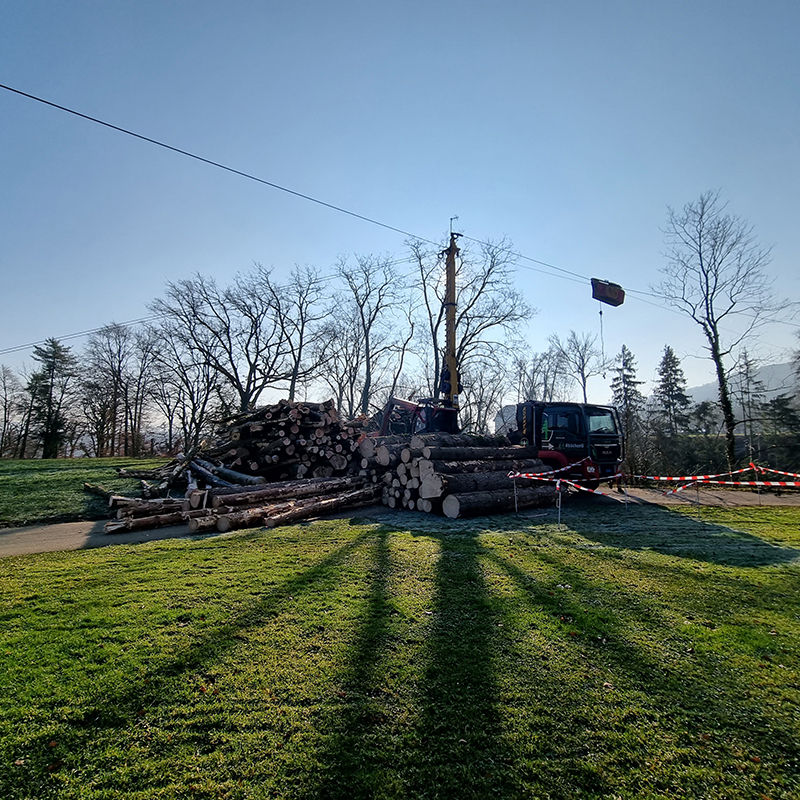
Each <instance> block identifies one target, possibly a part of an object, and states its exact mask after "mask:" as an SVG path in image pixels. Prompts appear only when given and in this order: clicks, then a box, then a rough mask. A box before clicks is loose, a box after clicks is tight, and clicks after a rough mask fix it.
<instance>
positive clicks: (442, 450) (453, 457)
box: [422, 447, 539, 461]
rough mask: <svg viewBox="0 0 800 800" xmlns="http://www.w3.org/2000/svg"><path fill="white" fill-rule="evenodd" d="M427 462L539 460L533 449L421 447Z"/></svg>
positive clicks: (535, 450) (536, 451)
mask: <svg viewBox="0 0 800 800" xmlns="http://www.w3.org/2000/svg"><path fill="white" fill-rule="evenodd" d="M422 457H423V458H425V459H428V460H429V461H503V460H505V461H508V460H513V459H531V458H534V459H535V458H539V451H538V449H536V448H535V447H423V448H422Z"/></svg>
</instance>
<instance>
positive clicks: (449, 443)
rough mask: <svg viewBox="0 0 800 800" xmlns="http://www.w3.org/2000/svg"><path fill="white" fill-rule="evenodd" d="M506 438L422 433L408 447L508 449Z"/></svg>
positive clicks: (413, 438)
mask: <svg viewBox="0 0 800 800" xmlns="http://www.w3.org/2000/svg"><path fill="white" fill-rule="evenodd" d="M510 444H511V442H510V441H509V440H508V437H507V436H482V435H480V434H474V433H423V434H418V435H416V436H412V437H411V441H410V443H409V447H411V448H412V449H415V450H421V449H422V448H423V447H449V448H452V447H508V446H509V445H510Z"/></svg>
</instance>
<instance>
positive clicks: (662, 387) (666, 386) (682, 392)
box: [653, 345, 692, 436]
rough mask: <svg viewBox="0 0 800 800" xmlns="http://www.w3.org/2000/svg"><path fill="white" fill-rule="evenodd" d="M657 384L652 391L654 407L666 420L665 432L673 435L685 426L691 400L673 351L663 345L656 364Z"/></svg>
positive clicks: (679, 364)
mask: <svg viewBox="0 0 800 800" xmlns="http://www.w3.org/2000/svg"><path fill="white" fill-rule="evenodd" d="M658 378H659V380H658V384H656V387H655V390H654V391H653V395H654V399H655V403H656V408H657V410H658V412H660V415H661V416H662V418H663V419H664V420H665V421H666V426H667V432H668V433H669V434H670V435H671V436H674V435H675V434H676V433H678V432H680V431H682V430H683V429H684V428H685V427H686V423H687V421H688V413H687V409H688V408H689V406H690V405H691V402H692V401H691V400H690V399H689V397H688V395H687V394H686V377H685V376H684V374H683V369H682V368H681V362H680V360H679V359H678V357H677V356H676V355H675V351H674V350H673V349H672V348H671V347H670V346H669V345H665V346H664V355H663V357H662V359H661V363H660V364H659V365H658Z"/></svg>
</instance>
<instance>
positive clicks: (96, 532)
mask: <svg viewBox="0 0 800 800" xmlns="http://www.w3.org/2000/svg"><path fill="white" fill-rule="evenodd" d="M602 491H603V493H605V494H606V497H605V498H602V497H598V496H597V495H594V496H592V495H589V494H586V493H580V494H579V495H577V496H575V495H571V496H570V498H568V499H567V500H566V501H565V502H570V501H574V500H577V502H581V503H586V502H598V501H599V502H621V503H624V502H626V499H627V501H628V502H631V503H634V504H636V505H650V504H656V505H662V506H681V505H700V506H724V507H728V508H732V507H737V506H796V505H800V493H797V492H794V491H791V490H790V491H789V492H786V493H783V494H781V495H775V494H771V493H769V494H768V493H759V492H755V491H748V490H734V491H730V490H726V489H716V488H715V489H711V488H710V487H709V488H703V489H700V490H699V491H698V490H697V489H696V488H695V487H692V488H690V489H686V490H684V491H683V492H680V493H678V494H670V495H666V496H665V495H664V494H663V490H662V489H655V488H647V489H644V488H629V489H627V497H626V495H625V494H624V493H618V492H616V491H614V490H612V489H609V488H608V487H606V486H605V485H604V486H603V488H602ZM371 510H374V513H379V514H380V515H382V516H385V515H386V514H389V513H392V512H391V511H390V509H388V508H385V507H384V506H380V505H378V506H374V507H373V506H370V507H368V508H362V509H359V512H358V515H359V516H360V517H367V516H370V512H371ZM394 513H396V514H397V515H398V516H399V517H402V515H403V514H408V513H420V512H407V511H402V510H396V512H394ZM351 514H352V512H350V511H343V512H340V513H338V514H332V515H331V517H346V516H351ZM426 516H427V515H426ZM105 523H106V520H98V521H97V522H61V523H56V524H51V525H27V526H25V527H24V528H0V558H8V557H10V556H24V555H30V554H31V553H53V552H59V551H63V550H83V549H88V548H92V547H106V546H108V545H114V544H142V543H143V542H155V541H159V540H161V539H207V538H209V537H212V536H231V535H234V533H225V534H222V533H216V532H209V533H202V534H191V533H190V532H189V526H188V525H173V526H170V527H168V528H155V529H153V530H149V531H120V532H119V533H103V525H105Z"/></svg>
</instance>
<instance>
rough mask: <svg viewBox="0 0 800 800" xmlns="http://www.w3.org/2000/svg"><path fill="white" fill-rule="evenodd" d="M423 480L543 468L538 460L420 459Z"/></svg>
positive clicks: (529, 470)
mask: <svg viewBox="0 0 800 800" xmlns="http://www.w3.org/2000/svg"><path fill="white" fill-rule="evenodd" d="M418 466H419V474H420V477H421V478H424V477H426V476H427V475H433V474H434V473H440V474H442V475H454V474H458V473H466V472H504V473H506V474H507V473H509V472H512V471H514V472H532V471H534V470H535V469H537V468H539V467H541V466H542V462H541V461H539V459H538V458H536V459H533V458H531V459H525V460H503V461H430V460H429V459H427V458H420V459H419V461H418Z"/></svg>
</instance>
